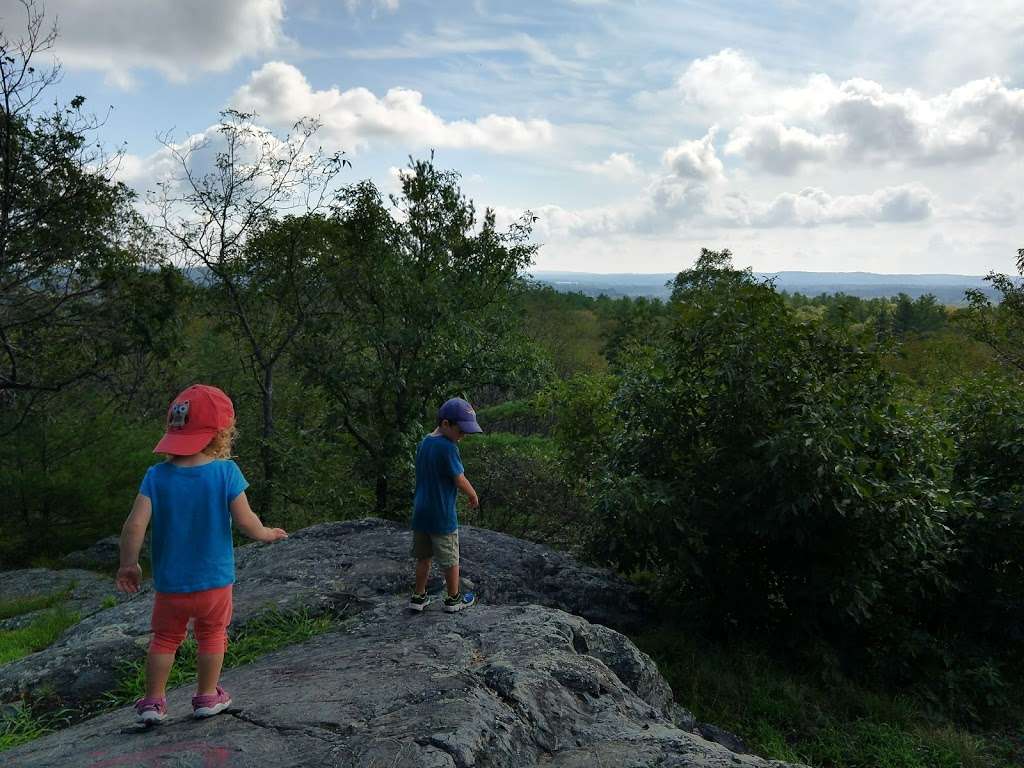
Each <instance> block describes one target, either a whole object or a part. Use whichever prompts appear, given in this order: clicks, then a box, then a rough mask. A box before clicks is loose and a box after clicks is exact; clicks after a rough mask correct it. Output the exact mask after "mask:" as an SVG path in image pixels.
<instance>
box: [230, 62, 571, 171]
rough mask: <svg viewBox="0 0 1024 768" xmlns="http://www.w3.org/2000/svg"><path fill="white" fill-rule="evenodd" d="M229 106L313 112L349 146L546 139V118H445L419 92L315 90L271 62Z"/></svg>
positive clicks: (499, 147)
mask: <svg viewBox="0 0 1024 768" xmlns="http://www.w3.org/2000/svg"><path fill="white" fill-rule="evenodd" d="M233 105H234V106H236V107H238V108H240V109H244V110H250V111H254V112H256V113H257V114H258V115H259V117H260V119H261V120H263V121H265V122H267V123H269V124H271V125H290V124H291V123H293V122H295V121H296V120H297V119H299V118H301V117H306V116H308V117H317V118H319V119H320V120H321V121H322V122H323V124H324V128H323V134H322V135H323V136H324V137H325V138H326V139H329V140H331V141H333V142H334V144H336V145H337V146H338V147H341V148H343V149H347V150H350V151H354V150H357V149H359V148H362V147H365V146H366V145H367V144H368V143H369V142H370V141H372V140H376V139H384V140H391V141H398V142H403V143H405V144H406V145H413V146H416V147H459V148H478V149H487V150H491V151H495V152H524V151H531V150H535V149H537V148H539V147H542V146H545V145H548V144H550V143H551V141H552V140H553V137H554V128H553V126H552V125H551V123H549V122H548V121H547V120H538V119H531V120H525V121H524V120H520V119H519V118H516V117H509V116H505V115H493V114H492V115H487V116H485V117H481V118H478V119H477V120H475V121H472V122H470V121H468V120H455V121H450V122H446V121H445V120H443V119H442V118H441V117H439V116H438V115H437V114H435V113H434V112H432V111H431V110H430V109H428V108H427V107H426V106H424V104H423V95H422V94H421V93H420V92H419V91H414V90H411V89H407V88H391V89H390V90H388V92H387V93H386V94H385V95H384V96H383V97H381V98H378V97H377V96H376V95H375V94H374V93H373V92H371V91H369V90H368V89H366V88H352V89H350V90H347V91H342V90H339V89H338V88H335V87H332V88H328V89H326V90H322V91H315V90H313V88H312V87H311V86H310V84H309V81H308V80H306V77H305V75H303V74H302V72H301V71H300V70H298V69H297V68H296V67H294V66H292V65H291V64H286V63H284V62H279V61H272V62H269V63H267V64H264V65H263V67H261V68H260V69H259V70H257V71H256V72H253V73H252V75H251V77H250V78H249V82H248V83H246V84H245V85H243V86H242V87H241V88H239V89H238V91H237V92H236V93H235V96H234V98H233Z"/></svg>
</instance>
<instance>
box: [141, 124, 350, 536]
mask: <svg viewBox="0 0 1024 768" xmlns="http://www.w3.org/2000/svg"><path fill="white" fill-rule="evenodd" d="M254 117H255V115H253V114H251V113H244V112H238V111H235V110H227V111H225V112H224V113H222V116H221V122H220V124H219V126H218V128H217V130H216V136H215V139H214V140H210V139H207V138H203V139H200V140H198V141H191V140H190V141H188V142H186V143H185V144H184V145H183V146H178V145H175V144H173V143H171V142H170V141H169V140H168V139H166V138H165V139H164V145H165V147H166V148H167V150H168V152H169V153H170V155H171V156H172V157H173V158H174V160H175V161H176V164H177V168H178V175H177V178H175V179H173V180H171V181H168V182H164V183H161V184H160V187H159V190H158V192H157V193H155V194H153V195H152V196H151V201H152V202H153V203H154V204H155V205H156V206H157V208H158V210H159V213H158V214H157V217H156V228H157V229H158V231H159V232H160V233H161V235H162V236H163V239H164V242H165V244H166V247H167V248H168V250H169V251H170V252H172V253H174V254H176V255H177V257H178V259H179V261H180V262H181V263H182V264H183V265H185V266H186V268H187V269H189V270H191V271H192V273H193V275H194V276H195V277H196V279H198V281H199V282H200V284H201V285H202V286H203V287H204V288H206V289H207V293H206V295H207V297H208V298H209V299H210V301H209V302H207V305H206V309H207V311H208V312H209V313H210V314H211V315H212V316H213V317H214V318H216V319H217V321H218V322H219V323H220V324H221V326H222V327H223V328H224V329H226V330H228V331H229V332H230V333H231V334H232V336H233V337H234V338H235V340H236V341H237V343H238V344H239V348H240V352H241V358H242V363H243V365H244V367H245V368H246V369H247V370H249V371H250V372H251V374H252V382H253V387H254V389H255V392H256V394H257V396H258V399H259V402H260V407H261V414H262V428H261V455H262V470H263V483H264V488H263V489H262V491H261V493H260V494H259V495H258V497H257V501H258V507H259V510H260V513H261V516H262V517H264V518H266V519H273V518H272V515H273V498H274V483H275V482H276V466H277V461H276V459H275V455H274V435H275V414H274V376H275V373H276V371H277V368H278V364H279V363H280V361H281V359H282V356H283V355H284V354H285V353H286V352H287V351H288V350H289V349H291V347H292V346H293V345H294V344H295V343H297V341H298V340H299V337H300V336H301V334H302V333H303V332H305V331H306V330H307V329H308V328H309V327H310V324H311V322H312V321H313V319H314V318H315V317H316V315H317V313H318V312H320V311H321V307H322V299H323V297H324V295H325V284H324V282H323V278H322V275H321V273H320V271H319V266H318V265H319V262H320V260H321V258H322V256H323V253H324V252H325V250H327V249H328V247H329V245H328V244H329V241H330V239H331V237H332V236H333V235H332V230H331V228H330V227H329V226H328V225H327V222H326V219H325V218H324V216H323V213H324V212H325V211H326V208H327V201H328V196H329V194H330V192H331V191H332V184H333V182H334V180H335V178H336V177H337V175H338V174H339V173H340V172H341V170H342V169H343V167H344V166H345V165H347V164H348V161H347V160H346V159H345V158H344V157H343V156H342V154H341V153H334V154H327V153H325V152H323V151H322V150H321V149H319V148H315V149H314V148H312V146H311V145H312V140H313V137H314V135H315V134H316V132H317V131H318V130H319V128H320V124H319V123H318V122H316V121H315V120H302V121H299V122H298V123H296V125H295V126H294V129H293V132H292V133H291V134H289V135H288V136H284V137H278V136H276V135H274V134H273V133H271V132H270V131H267V130H265V129H263V128H260V127H259V126H257V125H255V124H254V123H253V119H254ZM214 142H216V144H215V145H214ZM211 150H212V151H213V167H212V169H211V170H209V171H206V172H204V171H203V170H202V167H201V165H200V164H201V163H202V162H203V157H204V156H205V154H206V153H207V152H208V151H211ZM282 214H287V215H285V216H284V217H283V218H282Z"/></svg>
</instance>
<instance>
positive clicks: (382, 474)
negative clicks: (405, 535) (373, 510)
mask: <svg viewBox="0 0 1024 768" xmlns="http://www.w3.org/2000/svg"><path fill="white" fill-rule="evenodd" d="M377 515H378V516H380V517H384V518H386V517H387V516H388V473H387V470H386V469H381V470H378V473H377Z"/></svg>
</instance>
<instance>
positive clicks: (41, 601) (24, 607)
mask: <svg viewBox="0 0 1024 768" xmlns="http://www.w3.org/2000/svg"><path fill="white" fill-rule="evenodd" d="M73 589H74V584H71V585H69V586H68V587H67V588H66V589H63V590H61V591H60V592H54V593H53V594H50V595H32V596H29V597H16V598H14V599H13V600H0V620H2V619H10V618H12V617H14V616H22V615H24V614H26V613H32V612H33V611H40V610H42V609H44V608H51V607H53V606H55V605H57V604H58V603H63V602H64V601H65V600H67V599H68V597H70V595H71V592H72V590H73Z"/></svg>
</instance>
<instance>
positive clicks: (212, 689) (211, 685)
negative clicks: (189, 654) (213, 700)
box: [198, 651, 224, 695]
mask: <svg viewBox="0 0 1024 768" xmlns="http://www.w3.org/2000/svg"><path fill="white" fill-rule="evenodd" d="M223 666H224V653H223V651H222V652H221V653H200V654H199V663H198V668H199V670H198V671H199V685H198V688H199V694H200V695H202V694H204V693H216V692H217V683H218V682H219V681H220V670H221V667H223Z"/></svg>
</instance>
